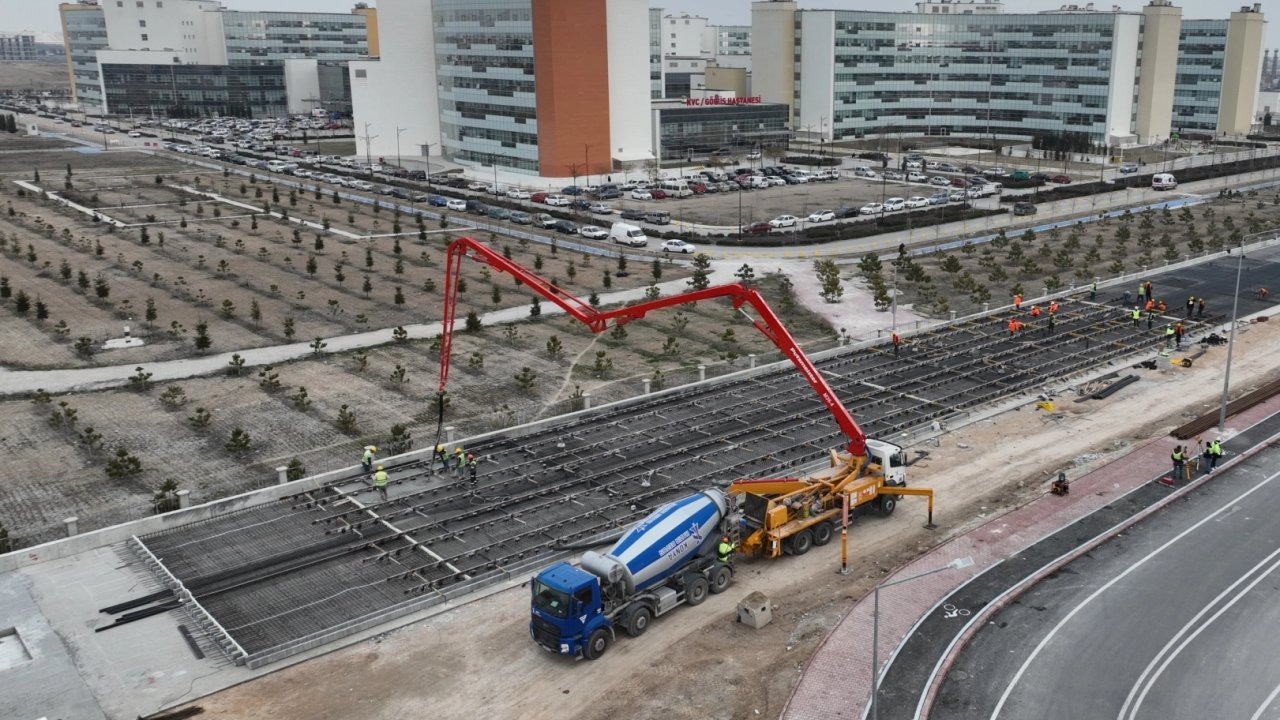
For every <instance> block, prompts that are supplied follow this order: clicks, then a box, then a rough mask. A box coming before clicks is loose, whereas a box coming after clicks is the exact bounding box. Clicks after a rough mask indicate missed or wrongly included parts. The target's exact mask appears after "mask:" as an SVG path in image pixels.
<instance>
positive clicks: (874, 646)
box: [871, 557, 973, 720]
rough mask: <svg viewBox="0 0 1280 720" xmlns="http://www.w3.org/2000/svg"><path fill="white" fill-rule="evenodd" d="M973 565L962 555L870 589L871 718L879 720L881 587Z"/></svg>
mask: <svg viewBox="0 0 1280 720" xmlns="http://www.w3.org/2000/svg"><path fill="white" fill-rule="evenodd" d="M970 565H973V558H971V557H962V558H956V559H955V560H952V561H951V562H949V563H947V564H946V565H943V566H942V567H939V568H934V569H932V570H926V571H924V572H922V573H919V574H917V575H912V576H910V577H904V578H901V579H899V580H890V581H889V582H887V583H881V584H879V585H877V586H876V587H875V590H873V591H872V596H873V598H874V599H873V600H872V604H871V720H880V704H879V702H878V701H877V698H878V697H879V695H880V590H881V588H888V587H893V586H894V585H901V584H902V583H905V582H911V581H912V580H919V579H920V578H922V577H926V576H929V575H933V574H934V573H940V572H942V571H943V570H960V569H963V568H967V567H969V566H970Z"/></svg>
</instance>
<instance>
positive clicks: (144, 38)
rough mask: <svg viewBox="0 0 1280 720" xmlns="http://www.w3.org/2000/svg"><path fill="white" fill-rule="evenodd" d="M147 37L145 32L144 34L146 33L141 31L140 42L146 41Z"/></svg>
mask: <svg viewBox="0 0 1280 720" xmlns="http://www.w3.org/2000/svg"><path fill="white" fill-rule="evenodd" d="M147 39H148V38H147V34H146V33H142V42H146V41H147Z"/></svg>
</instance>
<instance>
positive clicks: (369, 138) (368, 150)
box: [364, 123, 378, 178]
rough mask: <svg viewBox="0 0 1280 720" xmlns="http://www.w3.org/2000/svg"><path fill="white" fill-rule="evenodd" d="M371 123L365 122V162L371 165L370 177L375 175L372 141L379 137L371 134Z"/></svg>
mask: <svg viewBox="0 0 1280 720" xmlns="http://www.w3.org/2000/svg"><path fill="white" fill-rule="evenodd" d="M371 124H372V123H365V124H364V164H365V165H367V166H369V177H370V178H372V177H373V151H372V150H371V145H370V143H372V142H373V141H374V140H375V139H376V138H377V137H378V136H377V135H370V134H369V126H370V125H371Z"/></svg>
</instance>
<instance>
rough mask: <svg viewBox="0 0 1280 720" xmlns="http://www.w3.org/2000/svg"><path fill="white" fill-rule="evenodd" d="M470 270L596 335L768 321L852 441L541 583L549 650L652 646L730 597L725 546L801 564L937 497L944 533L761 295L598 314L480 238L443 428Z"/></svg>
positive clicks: (653, 521)
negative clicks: (711, 315) (667, 322)
mask: <svg viewBox="0 0 1280 720" xmlns="http://www.w3.org/2000/svg"><path fill="white" fill-rule="evenodd" d="M464 259H472V260H476V261H478V262H481V263H484V264H486V265H488V266H490V267H492V268H494V269H496V270H498V271H499V272H506V273H510V274H511V275H512V276H513V277H514V278H515V279H516V280H517V281H519V282H520V283H521V284H523V285H524V286H525V287H527V288H528V289H529V290H531V291H533V292H536V293H538V294H539V295H541V296H543V297H545V298H547V299H548V300H550V301H551V302H553V303H555V304H556V305H557V306H559V307H560V308H561V309H563V310H564V311H565V313H566V314H568V315H569V316H571V317H573V318H574V319H576V320H578V321H579V322H582V323H583V324H585V325H586V326H587V327H588V328H589V329H590V330H591V331H592V332H594V333H599V332H603V331H604V330H606V329H607V328H608V327H609V324H610V323H611V322H612V323H614V324H616V325H622V324H624V323H627V322H630V321H632V320H639V319H641V318H643V317H645V315H646V314H647V313H649V312H651V311H653V310H658V309H661V308H666V307H672V306H674V305H680V304H684V303H692V302H697V301H699V300H711V299H714V298H722V297H727V298H729V299H730V301H731V302H732V303H733V307H734V308H735V309H737V310H739V311H743V306H744V305H745V306H749V307H750V308H751V309H753V310H755V312H756V314H757V315H758V319H756V318H750V317H749V316H748V317H749V319H750V320H751V324H752V325H754V326H755V328H756V329H757V330H759V331H760V332H761V333H762V334H764V336H765V337H767V338H768V339H769V340H770V341H771V342H773V344H774V345H776V346H777V347H778V349H779V350H781V351H782V354H783V355H784V356H785V357H786V358H787V359H788V360H789V361H791V363H792V364H793V365H795V367H796V369H797V370H799V371H800V374H801V376H803V377H804V379H805V381H806V382H808V383H809V386H810V387H812V388H813V389H814V391H815V392H816V393H817V395H818V399H819V400H821V401H822V403H823V405H825V406H826V408H827V411H828V412H829V413H830V414H831V416H832V417H833V418H834V419H835V421H836V424H837V425H839V427H840V430H841V432H843V433H844V435H845V437H846V438H847V440H848V442H847V444H846V446H845V449H844V452H838V451H835V450H832V451H831V454H830V455H831V458H830V467H828V468H826V469H824V470H820V471H817V472H814V473H812V474H810V475H808V476H805V477H784V478H771V479H744V480H737V481H735V482H733V483H732V484H730V485H729V488H728V493H727V494H726V493H725V492H723V491H720V490H715V489H713V490H705V491H702V492H699V493H697V494H694V495H690V496H688V497H684V498H681V499H679V500H676V501H673V502H671V503H668V504H666V505H663V506H662V507H660V508H658V509H657V510H655V511H653V513H652V514H650V515H649V516H648V517H646V518H645V519H643V520H641V521H640V522H639V523H637V524H636V525H634V526H633V527H631V528H630V529H629V530H627V531H626V533H625V534H623V535H622V537H621V539H619V540H618V542H617V543H616V544H615V545H614V546H613V548H612V549H610V550H609V551H608V552H606V553H603V554H600V553H596V552H591V551H588V552H587V553H585V554H584V555H583V556H582V559H581V563H580V566H579V567H575V566H573V565H571V564H569V563H563V562H562V563H558V564H556V565H553V566H552V567H549V568H547V569H546V570H544V571H542V572H541V573H539V574H538V575H537V577H536V578H534V580H533V583H532V591H533V597H532V609H531V612H532V618H531V620H530V623H529V632H530V634H531V635H532V636H533V639H534V640H535V641H536V642H537V643H538V644H539V645H541V646H542V647H544V648H546V649H547V650H550V651H552V652H555V653H559V654H564V655H580V656H582V657H586V658H588V659H593V658H597V657H599V656H600V655H601V654H603V653H604V652H605V650H606V649H608V647H609V644H610V643H611V642H612V640H613V638H614V636H615V628H617V627H621V628H622V629H623V630H625V631H626V632H627V633H628V634H630V635H633V636H634V635H640V634H642V633H643V632H644V631H645V630H646V629H647V628H648V626H649V621H650V620H652V619H653V618H655V617H657V616H659V615H662V614H664V613H666V612H668V611H670V610H671V609H673V608H676V607H679V606H680V605H683V604H688V605H697V604H699V603H701V602H703V601H704V600H706V598H707V595H708V593H718V592H723V591H724V590H725V588H727V587H728V586H729V584H730V583H731V582H732V581H733V568H732V566H731V565H729V564H728V563H723V562H719V561H718V560H717V559H716V558H715V553H714V552H713V549H714V547H715V545H716V543H717V541H718V540H719V538H720V537H721V535H729V536H730V537H731V538H735V539H738V540H739V541H740V545H739V547H740V549H741V552H742V553H743V554H745V555H748V556H756V557H766V558H774V557H778V556H780V555H784V554H787V555H801V554H803V553H805V552H807V551H808V550H809V549H810V548H811V547H813V546H815V545H823V544H826V543H827V542H829V541H830V540H831V539H832V537H833V536H834V534H835V530H836V528H837V526H840V527H842V530H843V534H844V535H845V536H846V537H847V527H848V517H849V513H850V510H851V509H856V508H860V507H865V508H868V509H875V510H876V511H878V512H879V514H881V515H889V514H890V513H892V512H893V509H894V507H896V505H897V499H898V497H899V496H901V495H920V496H926V497H927V498H928V500H929V526H932V522H933V491H932V490H929V489H927V488H908V487H906V461H905V454H904V453H903V451H902V448H900V447H899V446H897V445H894V444H893V443H889V442H884V441H876V440H870V439H868V438H867V436H866V435H865V434H864V433H863V432H862V429H861V428H860V427H858V423H857V422H856V421H855V420H854V419H853V416H852V415H851V414H850V413H849V411H848V410H847V409H846V408H845V407H844V405H843V404H842V403H841V402H840V399H839V397H838V396H837V395H836V393H835V391H834V390H833V389H832V388H831V386H830V385H829V384H828V383H827V381H826V379H825V378H824V377H823V376H822V374H821V373H820V372H819V371H818V368H817V367H815V366H814V364H813V362H812V361H810V360H809V358H808V357H807V356H805V354H804V352H803V351H801V349H800V346H799V345H798V344H797V343H796V341H795V339H794V338H792V337H791V335H790V333H788V332H787V329H786V328H785V327H784V326H783V324H782V321H781V320H780V319H779V318H778V316H777V315H776V314H774V312H773V310H772V309H771V308H770V307H769V305H768V303H766V302H765V301H764V298H763V297H762V296H761V295H760V293H759V292H757V291H756V290H754V289H752V288H748V287H745V286H743V285H740V284H736V283H734V284H728V285H717V286H713V287H708V288H702V289H699V290H693V291H690V292H687V293H683V294H680V295H674V296H671V297H660V298H655V299H652V300H648V301H645V302H639V303H635V304H633V305H626V306H623V307H618V308H613V309H609V310H598V309H596V308H595V307H592V306H591V305H590V304H588V303H586V302H583V301H582V300H580V299H578V298H576V297H573V296H572V295H570V294H569V293H567V292H565V291H564V290H562V289H560V288H558V287H556V286H555V285H553V284H552V283H550V282H548V281H547V280H546V279H544V278H542V277H540V276H538V275H537V274H535V273H533V272H531V271H529V270H527V269H525V268H523V267H521V266H519V265H517V264H516V263H514V262H513V261H511V260H510V259H508V258H507V257H505V256H504V255H502V254H501V253H498V252H496V251H494V250H493V249H491V248H489V247H486V246H485V245H483V244H481V243H478V242H476V241H475V240H473V239H471V238H466V237H462V238H458V239H457V240H454V241H453V242H452V243H450V244H449V248H448V250H447V254H446V267H445V288H444V303H443V320H442V323H441V325H442V328H443V331H442V333H441V337H440V340H441V344H440V385H439V388H438V389H437V392H438V393H439V395H440V397H439V398H438V402H437V403H436V406H437V408H438V411H439V413H440V417H439V419H438V422H437V425H438V426H442V425H443V420H444V408H445V406H446V404H447V403H446V402H445V401H444V400H445V399H444V388H445V381H446V379H447V378H448V373H449V358H450V354H451V350H452V339H453V326H454V323H455V322H456V319H457V295H458V283H459V278H460V265H461V263H462V260H464ZM743 315H746V312H745V311H743ZM437 436H439V428H437ZM730 505H733V506H735V508H737V509H732V510H731V509H730V507H729V506H730ZM726 518H727V519H726Z"/></svg>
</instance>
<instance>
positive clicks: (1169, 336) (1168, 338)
mask: <svg viewBox="0 0 1280 720" xmlns="http://www.w3.org/2000/svg"><path fill="white" fill-rule="evenodd" d="M1164 346H1165V348H1166V349H1167V348H1171V347H1173V326H1172V325H1165V326H1164Z"/></svg>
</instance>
